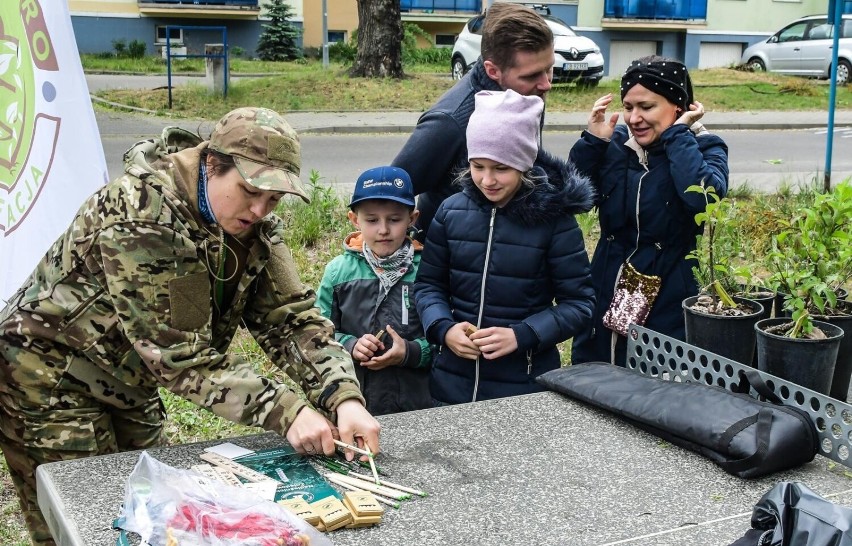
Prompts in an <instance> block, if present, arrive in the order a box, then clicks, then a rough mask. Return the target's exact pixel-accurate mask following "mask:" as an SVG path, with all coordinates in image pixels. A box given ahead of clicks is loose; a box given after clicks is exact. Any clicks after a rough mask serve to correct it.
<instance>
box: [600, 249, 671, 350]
mask: <svg viewBox="0 0 852 546" xmlns="http://www.w3.org/2000/svg"><path fill="white" fill-rule="evenodd" d="M662 282H663V279H662V278H660V277H658V276H656V275H645V274H644V273H639V272H638V271H636V268H635V267H633V265H632V264H631V263H630V262H629V261H627V262H624V263H623V264H622V265H621V268H620V269H619V270H618V280H617V281H616V283H615V293H614V294H613V295H612V303H610V305H609V309H607V310H606V313H605V314H604V317H603V323H604V326H606V327H607V328H609V329H610V330H613V331H614V332H618V333H619V334H621V335H623V336H626V335H627V328H628V327H629V326H630V325H631V324H638V325H639V326H643V325H644V324H645V321H646V320H647V319H648V314H649V313H650V312H651V306H652V305H654V300H655V299H657V294H659V293H660V285H661V284H662Z"/></svg>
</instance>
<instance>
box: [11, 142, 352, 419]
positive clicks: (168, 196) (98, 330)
mask: <svg viewBox="0 0 852 546" xmlns="http://www.w3.org/2000/svg"><path fill="white" fill-rule="evenodd" d="M206 145H207V143H206V142H201V141H200V139H199V138H198V137H196V136H194V135H192V134H191V133H189V132H186V131H183V130H180V129H176V128H171V129H167V130H165V131H164V132H163V136H162V137H161V138H155V139H149V140H146V141H142V142H139V143H137V144H136V145H135V146H134V147H132V148H131V149H130V150H128V151H127V153H126V154H125V174H124V175H123V176H121V177H120V178H118V179H116V180H115V181H113V182H112V183H110V184H108V185H107V186H105V187H104V188H102V189H101V190H100V191H98V192H97V193H95V194H94V195H92V196H91V197H90V198H89V199H88V200H87V201H86V202H85V203H84V204H83V206H82V207H81V208H80V210H79V212H78V213H77V215H76V216H75V218H74V221H73V223H72V224H71V226H70V227H69V228H68V230H67V231H66V232H65V233H64V234H63V235H62V236H61V237H60V238H59V239H58V240H57V241H56V242H55V243H54V244H53V246H52V247H51V249H50V250H49V251H48V253H47V254H46V255H45V257H44V258H43V259H42V261H41V262H40V263H39V264H38V265H37V267H36V269H35V271H34V272H33V273H32V275H31V276H30V277H29V279H28V280H27V281H26V282H25V283H24V285H23V286H22V288H21V289H20V290H19V291H18V292H17V293H16V294H15V295H14V296H13V297H12V299H11V300H10V301H9V303H8V304H7V306H6V308H5V309H4V310H3V311H2V312H0V343H16V342H17V343H21V344H23V343H24V342H26V343H32V345H34V346H39V347H50V348H52V349H56V348H58V349H59V350H60V352H62V353H63V354H68V355H69V358H67V359H66V363H65V364H63V363H56V362H50V363H45V365H44V366H45V370H38V371H33V370H30V373H29V374H28V375H29V377H28V378H27V379H25V380H24V379H21V380H20V381H18V380H15V379H14V377H15V374H14V372H13V374H12V379H13V381H15V382H17V383H18V386H17V387H16V386H15V385H0V391H5V392H6V393H7V394H13V393H14V395H16V396H19V397H20V396H21V393H22V392H23V393H27V392H32V391H33V377H32V376H38V377H39V378H41V379H38V380H36V382H35V385H37V388H36V389H35V390H36V391H37V392H41V393H43V394H42V395H38V396H39V397H41V398H42V400H40V401H39V402H38V404H40V405H41V406H42V407H45V406H52V405H53V404H55V403H56V402H58V401H59V400H60V399H61V395H62V390H63V389H64V388H66V387H68V388H73V390H74V391H75V392H80V391H81V389H83V391H84V392H90V393H91V394H92V396H93V397H94V398H96V399H99V400H103V399H104V398H105V395H104V394H105V393H106V392H110V393H111V395H112V398H113V399H114V400H116V402H115V405H117V406H125V407H127V406H132V405H133V401H134V399H135V400H138V401H139V402H140V403H141V402H142V401H144V400H148V399H149V398H150V396H152V394H153V392H154V390H155V389H156V387H157V386H164V387H166V388H168V389H169V390H170V391H172V392H174V393H175V394H178V395H180V396H182V397H184V398H187V399H189V400H191V401H192V402H194V403H196V404H198V405H200V406H203V407H207V408H209V409H210V410H212V411H213V412H214V413H216V414H217V415H220V416H222V417H225V418H227V419H230V420H232V421H235V422H238V423H243V424H247V425H254V426H260V427H263V428H265V429H266V430H271V431H275V432H278V433H281V434H283V433H285V432H286V430H287V428H288V427H289V426H290V424H291V423H292V421H293V419H294V418H295V416H296V413H297V412H298V411H299V410H300V409H301V408H302V407H303V406H305V405H306V402H305V401H304V400H303V399H302V398H301V397H300V396H299V394H297V393H296V392H294V391H293V390H292V389H290V388H288V387H287V386H286V385H285V384H282V383H279V382H277V381H275V380H273V379H269V378H266V377H263V376H261V375H259V374H258V373H257V371H255V369H254V367H253V366H252V364H251V363H250V362H248V361H247V360H246V359H245V358H243V357H242V356H239V355H236V354H228V353H227V349H228V346H229V344H230V342H231V340H232V338H233V335H234V333H235V332H236V330H237V327H238V326H239V325H240V324H243V325H244V326H245V327H246V328H247V329H248V330H249V331H250V332H251V334H252V335H253V336H254V338H255V339H256V340H257V342H258V344H259V345H260V347H261V348H262V349H263V351H264V352H265V353H266V354H267V355H268V356H269V358H270V359H271V360H272V361H273V362H275V363H276V364H277V365H278V366H279V367H280V368H282V369H283V370H284V371H285V372H286V373H287V375H288V376H289V377H290V378H292V379H293V380H294V381H295V382H296V383H297V384H299V385H300V386H301V387H302V388H303V389H304V391H305V393H306V394H307V396H308V398H309V400H310V401H311V402H313V404H314V405H315V406H316V407H317V408H318V409H320V410H325V411H326V412H327V414H329V416H330V417H331V418H332V419H333V418H334V410H335V408H336V407H337V406H338V405H339V404H340V403H341V402H343V401H344V400H347V399H350V398H357V399H359V400H361V401H362V403H363V397H362V396H361V393H360V390H359V385H358V381H357V380H356V378H355V373H354V369H353V366H352V359H351V358H350V356H349V355H348V354H347V353H346V351H345V349H343V347H342V346H341V345H339V344H338V343H337V342H336V341H334V330H333V325H332V323H331V322H330V321H328V320H327V319H325V318H323V317H322V316H321V315H320V313H319V311H318V310H317V309H316V308H315V307H314V302H315V294H314V292H313V290H311V289H309V288H307V287H305V286H304V285H303V284H302V283H301V282H300V280H299V277H298V272H297V270H296V266H295V264H294V262H293V259H292V256H291V254H290V250H289V249H288V248H287V246H286V245H285V243H284V242H283V223H282V221H281V219H280V218H278V217H277V216H275V215H272V214H270V215H269V216H267V217H266V218H264V219H262V220H261V221H260V222H259V223H258V224H257V225H256V226H255V228H256V229H255V233H254V236H253V237H251V238H249V239H247V240H244V241H243V242H242V244H241V245H240V246H241V247H243V248H242V257H241V260H239V261H240V263H239V265H238V268H237V271H236V272H235V273H234V272H232V274H231V279H230V281H231V282H230V285H231V290H230V294H229V295H231V294H232V295H233V299H232V300H231V301H230V302H228V303H225V304H224V305H222V306H221V307H222V309H221V310H218V309H215V308H214V307H215V305H214V304H215V302H214V298H215V293H216V289H217V286H216V285H217V282H218V281H217V275H216V272H217V271H219V269H217V266H216V264H218V263H219V261H220V259H221V260H224V254H223V253H224V252H226V251H228V252H232V253H233V250H231V249H227V250H226V249H225V245H224V244H223V242H224V241H225V236H224V234H223V233H222V232H221V230H220V229H219V227H218V226H214V225H209V224H205V223H204V221H203V220H202V217H201V215H200V213H199V212H198V205H197V188H198V164H199V156H200V153H201V150H202V149H203V148H204V147H205V146H206ZM232 246H234V245H232ZM21 340H24V341H21ZM27 340H28V341H27ZM5 350H6V351H7V354H9V353H8V351H10V350H11V351H14V350H15V348H14V347H7V348H6V349H5ZM10 361H11V359H10ZM63 365H65V366H68V367H70V366H72V365H73V366H75V367H76V368H77V369H75V370H63V369H62V367H63ZM48 367H50V368H51V369H50V370H47V368H48ZM81 367H82V368H83V369H80V368H81ZM22 373H24V372H22ZM68 377H73V378H74V381H68ZM81 378H82V380H83V381H84V382H85V383H86V384H85V385H83V386H81V385H80V382H81ZM72 383H73V385H71V384H72ZM24 384H26V388H24V387H22V385H24ZM96 389H97V392H94V391H95V390H96ZM26 396H28V398H30V399H31V398H33V397H34V396H36V395H35V394H31V395H26ZM57 397H60V398H57ZM48 398H52V399H53V401H51V400H48ZM30 402H33V400H30ZM30 407H32V406H30Z"/></svg>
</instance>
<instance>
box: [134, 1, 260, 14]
mask: <svg viewBox="0 0 852 546" xmlns="http://www.w3.org/2000/svg"><path fill="white" fill-rule="evenodd" d="M137 4H138V6H139V12H140V13H141V14H142V15H145V16H148V17H155V16H162V17H192V18H216V17H227V18H231V19H257V16H258V15H259V14H260V6H259V1H258V0H138V2H137Z"/></svg>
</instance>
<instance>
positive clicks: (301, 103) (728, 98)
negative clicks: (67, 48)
mask: <svg viewBox="0 0 852 546" xmlns="http://www.w3.org/2000/svg"><path fill="white" fill-rule="evenodd" d="M95 60H96V61H98V62H97V63H94V62H91V63H90V62H88V61H87V62H86V63H85V64H86V66H87V67H89V68H90V69H95V67H96V66H102V65H103V64H104V63H105V60H104V59H94V60H93V61H95ZM114 61H115V62H116V63H118V61H127V60H114ZM151 62H152V63H154V64H153V65H150V66H149V64H142V65H140V67H139V69H140V70H141V71H143V72H149V73H150V72H152V71H153V72H157V73H161V72H158V71H155V70H154V69H155V68H158V69H159V68H161V67H162V61H161V60H158V59H153V60H152V61H151ZM157 63H159V64H157ZM266 64H268V65H271V66H265V64H263V63H257V62H248V61H244V62H243V64H242V65H239V64H236V63H235V64H234V66H233V68H232V73H233V74H234V75H239V74H240V73H241V70H242V71H244V72H242V73H251V74H267V73H270V72H272V74H270V75H269V76H265V77H252V78H244V79H240V80H239V81H232V82H231V84H230V85H229V87H228V97H227V99H224V100H223V99H222V98H221V97H218V96H214V95H212V94H211V93H210V92H208V91H207V89H206V88H205V87H203V86H202V85H184V86H178V87H176V88H174V89H173V90H172V102H173V108H172V110H171V113H172V114H176V115H180V116H186V117H190V118H198V117H203V118H209V119H215V118H218V117H220V116H222V115H223V114H225V113H226V112H228V111H230V110H231V109H233V108H235V107H237V106H241V105H244V104H247V103H249V102H250V103H252V104H262V105H264V106H266V107H268V108H272V109H273V110H277V111H279V112H292V111H299V110H301V111H346V110H355V111H369V110H379V111H382V110H412V111H423V110H425V109H427V108H428V107H429V106H430V105H431V104H432V103H434V102H435V100H437V99H438V97H440V96H441V95H442V94H443V93H444V92H445V91H447V90H448V89H449V88H450V87H452V85H453V83H454V82H453V80H451V79H450V78H449V70H447V69H444V68H445V67H441V66H436V65H423V66H413V67H406V72H407V74H408V77H407V78H405V79H402V80H392V79H364V78H350V77H349V76H348V75H347V74H346V69H347V67H346V66H345V65H341V64H339V63H332V64H330V66H329V68H327V69H324V68H323V67H322V64H321V63H320V62H317V61H307V62H289V63H284V62H281V63H266ZM258 65H260V66H264V67H265V68H266V69H265V70H263V69H259V68H255V66H258ZM152 66H153V68H152ZM125 68H126V69H129V68H132V67H131V66H125ZM101 69H104V68H101ZM691 74H692V77H693V82H694V86H695V94H696V96H697V97H698V98H699V100H701V102H703V103H704V105H705V107H706V108H707V110H708V111H750V110H781V111H798V110H827V109H828V94H829V86H828V85H827V84H826V83H825V82H818V81H816V80H806V79H803V78H793V77H787V76H779V75H776V74H768V73H754V72H744V71H741V70H734V69H732V68H715V69H708V70H694V71H692V72H691ZM618 88H619V81H618V80H617V79H606V80H605V81H603V82H602V83H601V84H600V86H599V87H597V88H593V89H588V88H578V87H577V86H575V85H573V84H557V85H555V86H554V88H553V90H552V91H551V92H550V93H549V94H548V97H547V108H548V110H549V111H552V112H554V111H555V112H585V111H586V110H588V109H589V108H590V107H591V104H592V103H594V101H595V99H596V98H597V97H599V96H601V95H603V94H605V93H608V92H612V93H615V94H616V95H617V94H618ZM96 95H97V96H98V97H100V98H103V99H105V100H108V101H112V102H116V103H119V104H125V105H128V106H134V107H137V108H145V109H148V110H153V111H157V112H164V111H165V110H166V109H167V106H168V90H167V89H154V90H108V91H101V92H98V93H96ZM836 107H837V108H838V109H850V108H852V87H849V86H845V87H842V88H839V89H838V92H837V99H836Z"/></svg>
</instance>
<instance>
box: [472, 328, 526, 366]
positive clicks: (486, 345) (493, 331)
mask: <svg viewBox="0 0 852 546" xmlns="http://www.w3.org/2000/svg"><path fill="white" fill-rule="evenodd" d="M470 340H471V341H472V342H474V343H475V344H476V346H477V347H479V350H480V351H482V356H483V357H485V358H486V359H487V360H494V359H495V358H500V357H501V356H506V355H507V354H509V353H512V352H514V351H516V350H517V349H518V339H517V338H516V337H515V331H514V330H512V329H511V328H501V327H498V326H492V327H490V328H483V329H482V330H477V331H476V332H474V333H472V334H471V335H470Z"/></svg>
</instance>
